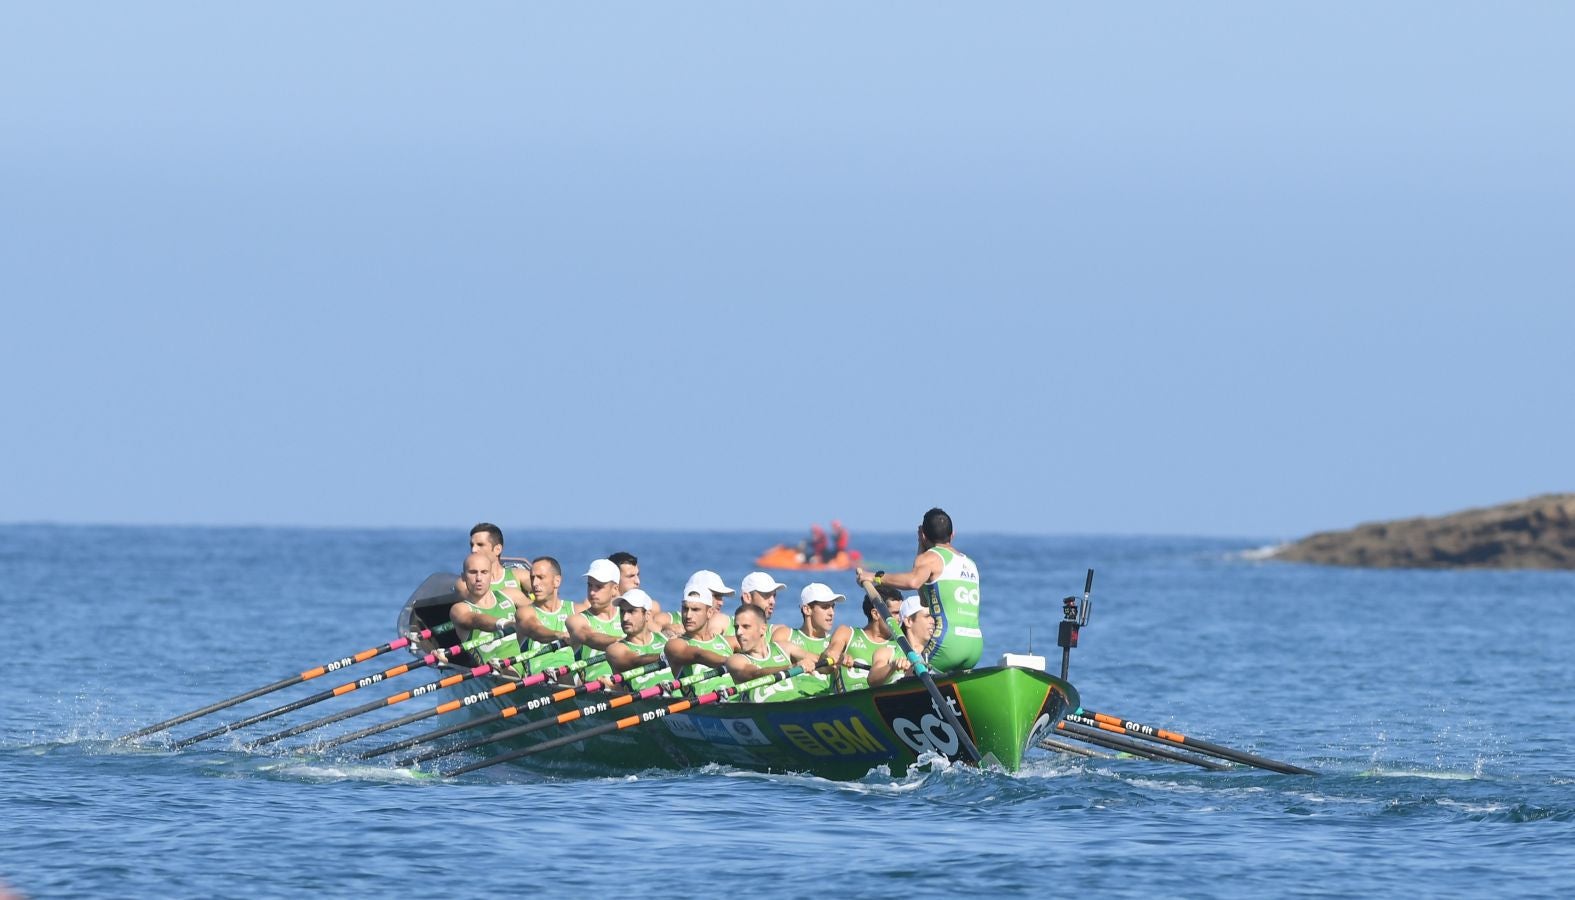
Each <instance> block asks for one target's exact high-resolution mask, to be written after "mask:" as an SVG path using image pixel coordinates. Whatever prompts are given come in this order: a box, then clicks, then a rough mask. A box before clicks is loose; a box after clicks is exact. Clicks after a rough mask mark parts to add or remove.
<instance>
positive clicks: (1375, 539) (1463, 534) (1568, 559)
mask: <svg viewBox="0 0 1575 900" xmlns="http://www.w3.org/2000/svg"><path fill="white" fill-rule="evenodd" d="M1269 558H1270V559H1276V560H1286V561H1290V562H1310V563H1322V564H1324V565H1331V566H1368V567H1375V568H1410V569H1575V494H1544V495H1543V496H1540V497H1533V498H1531V499H1530V500H1521V501H1519V502H1516V503H1505V504H1502V505H1500V506H1490V507H1487V508H1485V509H1468V510H1465V511H1463V512H1458V513H1453V514H1450V515H1447V516H1436V517H1431V518H1417V519H1398V520H1396V521H1393V522H1373V523H1368V524H1366V525H1359V526H1357V527H1355V528H1352V529H1350V530H1348V531H1324V532H1319V533H1318V534H1314V535H1311V536H1310V537H1305V538H1302V539H1301V540H1299V541H1296V542H1295V543H1292V544H1286V545H1285V546H1283V547H1278V548H1276V549H1275V550H1274V552H1273V553H1271V554H1270V555H1269Z"/></svg>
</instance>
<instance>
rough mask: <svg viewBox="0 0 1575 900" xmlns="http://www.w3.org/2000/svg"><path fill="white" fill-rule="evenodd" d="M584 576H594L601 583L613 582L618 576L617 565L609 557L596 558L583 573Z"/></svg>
mask: <svg viewBox="0 0 1575 900" xmlns="http://www.w3.org/2000/svg"><path fill="white" fill-rule="evenodd" d="M585 577H586V578H594V579H596V580H597V581H600V582H601V583H602V584H613V583H615V582H617V580H618V578H619V577H620V576H619V574H618V567H617V566H616V565H614V564H613V561H612V560H610V559H598V560H596V561H595V562H593V563H591V568H590V571H588V572H586V573H585Z"/></svg>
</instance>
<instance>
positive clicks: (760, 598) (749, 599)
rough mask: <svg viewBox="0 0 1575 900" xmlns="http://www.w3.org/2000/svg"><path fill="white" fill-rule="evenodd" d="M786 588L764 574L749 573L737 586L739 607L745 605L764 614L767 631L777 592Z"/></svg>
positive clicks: (774, 609)
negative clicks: (755, 608) (755, 607)
mask: <svg viewBox="0 0 1575 900" xmlns="http://www.w3.org/2000/svg"><path fill="white" fill-rule="evenodd" d="M786 588H787V585H785V584H783V583H782V582H780V581H778V580H776V579H775V578H772V577H771V576H770V575H767V574H766V573H764V572H750V573H749V574H748V575H745V576H744V581H743V583H741V584H740V585H739V586H738V594H739V596H738V600H739V603H740V605H742V604H745V603H747V604H750V605H752V606H758V607H760V611H761V612H763V613H765V614H766V626H767V628H768V629H769V627H770V625H771V614H772V613H774V612H776V609H777V591H780V590H785V589H786Z"/></svg>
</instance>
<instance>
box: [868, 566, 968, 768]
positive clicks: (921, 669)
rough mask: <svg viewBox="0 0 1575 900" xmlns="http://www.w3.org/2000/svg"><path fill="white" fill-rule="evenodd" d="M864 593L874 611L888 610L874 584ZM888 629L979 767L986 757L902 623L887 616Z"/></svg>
mask: <svg viewBox="0 0 1575 900" xmlns="http://www.w3.org/2000/svg"><path fill="white" fill-rule="evenodd" d="M864 593H866V594H868V595H869V597H870V599H871V600H873V601H874V602H875V606H874V609H876V610H877V611H880V610H885V609H886V598H884V597H882V596H881V595H880V592H879V591H877V590H875V585H874V584H873V583H869V582H866V583H865V584H864ZM886 627H887V628H888V629H890V630H891V635H892V637H893V638H895V639H896V641H897V646H898V647H900V648H901V649H902V652H903V653H904V654H906V655H907V657H908V662H910V663H912V664H913V673H914V674H915V675H917V676H919V680H920V681H921V682H923V683H924V689H925V690H927V691H929V692H930V702H931V703H933V704H934V705H935V709H936V711H937V712H939V713H940V714H941V718H943V719H945V720H946V724H948V725H950V726H951V727H952V730H953V731H955V732H957V743H958V744H959V745H960V746H961V747H962V749H963V752H965V753H967V754H968V761H969V762H971V763H973V764H974V765H976V766H977V765H978V764H979V763H980V761H981V760H983V759H984V757H983V756H982V755H981V754H980V753H979V748H978V747H975V746H974V744H973V738H971V737H969V736H968V729H966V728H964V727H963V723H962V722H961V721H959V720H958V718H957V714H956V713H954V712H952V705H951V704H950V703H947V702H946V698H945V697H943V696H941V689H940V688H938V687H936V686H935V678H934V677H932V676H931V675H930V667H929V666H926V665H925V664H924V657H922V656H920V655H919V654H918V653H917V652H916V651H915V650H914V649H913V646H912V645H911V644H909V643H908V636H907V635H905V634H903V633H902V623H901V622H899V621H897V617H896V616H893V615H889V614H888V615H887V616H886Z"/></svg>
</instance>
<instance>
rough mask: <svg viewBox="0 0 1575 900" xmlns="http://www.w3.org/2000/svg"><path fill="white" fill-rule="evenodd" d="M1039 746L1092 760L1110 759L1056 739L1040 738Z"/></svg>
mask: <svg viewBox="0 0 1575 900" xmlns="http://www.w3.org/2000/svg"><path fill="white" fill-rule="evenodd" d="M1039 746H1041V747H1043V748H1045V749H1046V750H1055V751H1057V752H1060V753H1070V754H1072V755H1073V756H1086V757H1088V758H1090V759H1109V758H1110V757H1109V756H1107V755H1105V754H1103V753H1100V752H1099V751H1097V750H1090V749H1088V748H1087V747H1079V746H1077V745H1076V744H1069V743H1067V742H1066V741H1058V740H1056V739H1055V738H1040V739H1039Z"/></svg>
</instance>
